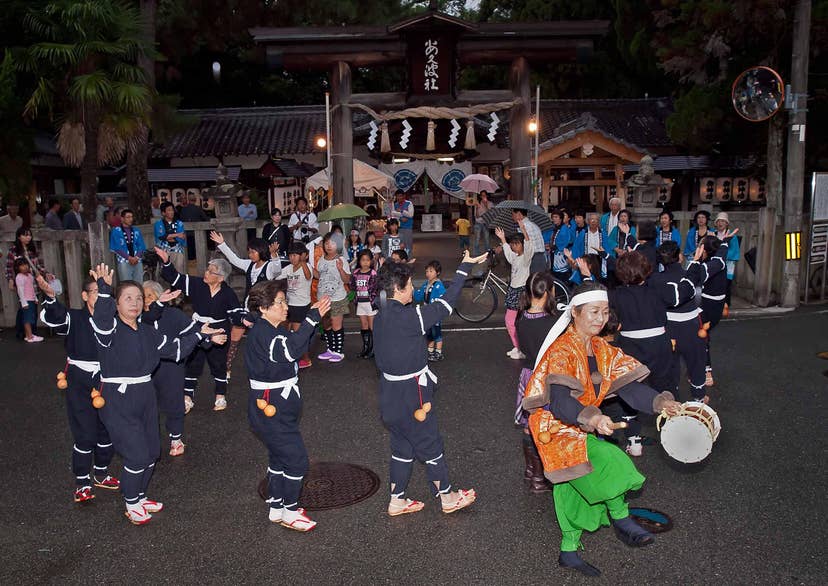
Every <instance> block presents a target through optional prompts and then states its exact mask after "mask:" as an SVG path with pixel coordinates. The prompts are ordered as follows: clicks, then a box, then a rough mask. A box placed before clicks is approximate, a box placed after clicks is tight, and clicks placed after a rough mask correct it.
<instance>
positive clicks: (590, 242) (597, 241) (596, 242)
mask: <svg viewBox="0 0 828 586" xmlns="http://www.w3.org/2000/svg"><path fill="white" fill-rule="evenodd" d="M600 246H601V229H600V228H599V229H598V230H596V231H595V232H592V231H591V230H590V229H589V228H587V231H586V246H584V255H587V254H597V253H598V248H600Z"/></svg>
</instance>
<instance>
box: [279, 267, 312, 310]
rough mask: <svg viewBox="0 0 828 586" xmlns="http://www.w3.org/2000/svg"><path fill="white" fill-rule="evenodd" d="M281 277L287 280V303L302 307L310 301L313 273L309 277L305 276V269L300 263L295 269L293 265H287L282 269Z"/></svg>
mask: <svg viewBox="0 0 828 586" xmlns="http://www.w3.org/2000/svg"><path fill="white" fill-rule="evenodd" d="M282 278H284V279H286V280H287V302H288V305H293V306H296V307H303V306H305V305H310V302H311V281H313V274H312V273H311V278H310V279H306V278H305V270H304V269H303V268H302V265H299V268H297V269H296V270H295V271H294V270H293V265H288V266H286V267H285V268H283V269H282Z"/></svg>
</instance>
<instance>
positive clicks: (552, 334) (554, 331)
mask: <svg viewBox="0 0 828 586" xmlns="http://www.w3.org/2000/svg"><path fill="white" fill-rule="evenodd" d="M596 301H607V302H609V297H608V296H607V291H606V289H595V290H593V291H585V292H584V293H579V294H578V295H576V296H575V297H573V298H572V299H571V300H570V302H569V305H559V306H558V309H559V310H562V311H563V313H562V314H561V317H559V318H558V319H557V321H556V322H555V325H553V326H552V328H551V329H550V330H549V333H548V334H546V338H544V340H543V344H542V345H541V347H540V350H539V351H538V355H537V357H536V358H535V368H537V367H538V364H540V361H541V359H542V358H543V355H544V354H546V351H547V350H549V347H550V346H551V345H552V343H553V342H554V341H555V340H557V339H558V336H560V335H561V334H563V333H564V332H565V331H566V328H567V327H569V323H570V322H571V321H572V308H573V307H579V306H581V305H586V304H587V303H595V302H596Z"/></svg>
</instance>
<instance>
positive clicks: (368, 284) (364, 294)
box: [351, 250, 377, 358]
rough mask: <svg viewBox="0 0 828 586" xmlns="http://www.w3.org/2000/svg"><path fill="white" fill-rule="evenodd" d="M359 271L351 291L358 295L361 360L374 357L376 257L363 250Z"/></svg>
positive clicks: (357, 310)
mask: <svg viewBox="0 0 828 586" xmlns="http://www.w3.org/2000/svg"><path fill="white" fill-rule="evenodd" d="M356 260H357V269H356V270H355V271H354V272H353V273H352V274H351V290H352V291H354V292H355V293H356V304H357V307H356V314H357V315H358V316H359V324H360V326H361V327H360V333H361V334H362V352H360V353H359V357H360V358H373V357H374V316H375V315H377V310H376V309H374V300H375V299H376V297H377V271H375V270H374V269H373V268H371V267H372V264H373V262H374V255H373V254H372V253H371V251H370V250H363V251H362V252H360V253H359V256H357V259H356Z"/></svg>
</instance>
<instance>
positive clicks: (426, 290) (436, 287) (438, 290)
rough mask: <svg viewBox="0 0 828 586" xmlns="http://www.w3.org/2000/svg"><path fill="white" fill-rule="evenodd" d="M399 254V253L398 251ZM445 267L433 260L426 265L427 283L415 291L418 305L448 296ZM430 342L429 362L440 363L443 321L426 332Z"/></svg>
mask: <svg viewBox="0 0 828 586" xmlns="http://www.w3.org/2000/svg"><path fill="white" fill-rule="evenodd" d="M398 252H399V251H398ZM442 272H443V267H442V266H441V265H440V261H437V260H433V261H431V262H430V263H428V264H427V265H426V270H425V274H426V279H427V280H426V282H425V283H423V284H422V285H421V286H420V288H419V289H417V290H416V291H414V301H415V302H416V303H434V302H436V301H437V300H438V299H440V298H441V297H442V296H443V295H445V294H446V287H445V285H443V282H442V281H441V280H440V273H442ZM426 339H427V340H428V361H429V362H438V361H440V360H442V359H443V328H442V320H441V321H438V322H437V323H436V324H434V325H433V326H431V327H430V328H429V329H428V331H427V332H426Z"/></svg>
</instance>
